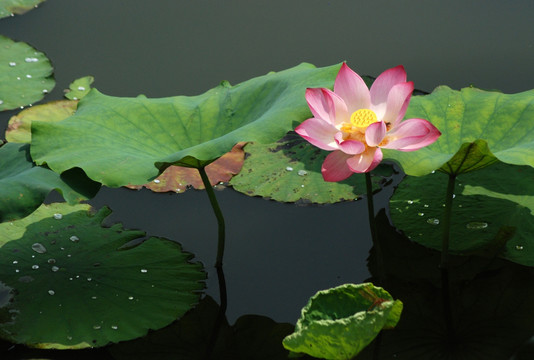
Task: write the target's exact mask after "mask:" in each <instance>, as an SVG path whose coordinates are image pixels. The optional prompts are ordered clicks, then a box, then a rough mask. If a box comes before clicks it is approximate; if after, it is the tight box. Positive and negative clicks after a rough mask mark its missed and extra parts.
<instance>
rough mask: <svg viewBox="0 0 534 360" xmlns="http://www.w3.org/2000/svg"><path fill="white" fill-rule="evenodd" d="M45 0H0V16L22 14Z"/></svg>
mask: <svg viewBox="0 0 534 360" xmlns="http://www.w3.org/2000/svg"><path fill="white" fill-rule="evenodd" d="M43 1H45V0H0V18H4V17H8V16H13V15H14V14H17V15H22V14H24V13H26V12H28V11H30V10H31V9H34V8H36V7H37V5H39V4H40V3H42V2H43Z"/></svg>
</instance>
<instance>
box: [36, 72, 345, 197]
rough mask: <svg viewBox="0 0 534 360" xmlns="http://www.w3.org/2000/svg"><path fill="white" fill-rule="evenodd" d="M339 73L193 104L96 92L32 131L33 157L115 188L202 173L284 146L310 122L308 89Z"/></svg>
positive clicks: (278, 76)
mask: <svg viewBox="0 0 534 360" xmlns="http://www.w3.org/2000/svg"><path fill="white" fill-rule="evenodd" d="M339 67H340V65H334V66H330V67H326V68H315V67H314V66H313V65H310V64H301V65H299V66H296V67H294V68H291V69H288V70H284V71H280V72H277V73H269V74H267V75H264V76H260V77H257V78H254V79H251V80H248V81H245V82H243V83H241V84H238V85H236V86H231V85H230V84H229V83H228V82H222V83H221V84H220V85H219V86H217V87H216V88H214V89H211V90H209V91H207V92H206V93H204V94H202V95H199V96H191V97H186V96H177V97H170V98H161V99H147V98H146V97H144V96H139V97H137V98H119V97H112V96H107V95H104V94H101V93H100V92H98V91H97V90H96V89H92V90H91V91H90V92H89V94H87V95H86V96H85V97H84V98H83V99H82V100H81V101H80V103H79V106H78V110H77V112H76V114H75V115H73V116H71V117H70V118H68V119H66V120H64V121H61V122H59V123H39V122H34V123H33V124H32V137H33V139H32V157H33V158H34V159H35V160H36V162H37V163H38V164H43V163H47V164H48V166H49V167H50V168H51V169H53V170H54V171H57V172H63V171H65V170H67V169H70V168H72V167H80V168H82V169H83V170H84V171H85V172H86V173H87V175H88V176H89V177H90V178H91V179H93V180H96V181H99V182H101V183H103V184H106V185H107V186H110V187H118V186H123V185H141V184H145V183H147V182H148V181H150V180H152V179H154V178H155V177H156V176H157V175H158V173H160V172H161V171H163V170H164V169H165V168H166V167H168V166H169V165H181V166H188V167H197V168H198V167H203V166H205V165H207V164H209V163H210V162H212V161H213V160H215V159H217V158H218V157H220V156H221V155H223V154H224V153H226V152H228V151H230V149H231V148H232V147H233V146H234V145H235V144H236V143H238V142H240V141H257V142H272V141H276V140H278V139H280V138H281V137H282V136H284V134H285V133H286V132H287V131H289V130H291V129H292V128H293V127H294V126H295V124H298V123H300V122H301V121H303V120H305V119H306V117H309V116H310V112H309V109H308V105H307V104H306V100H305V98H304V92H305V89H306V88H307V87H329V86H332V85H333V82H334V79H335V76H336V74H337V72H338V70H339ZM50 138H53V139H54V141H49V139H50ZM154 165H156V166H157V168H156V167H155V166H154Z"/></svg>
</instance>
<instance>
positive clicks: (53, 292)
mask: <svg viewBox="0 0 534 360" xmlns="http://www.w3.org/2000/svg"><path fill="white" fill-rule="evenodd" d="M48 293H49V294H50V295H54V294H55V293H56V292H55V291H54V290H48Z"/></svg>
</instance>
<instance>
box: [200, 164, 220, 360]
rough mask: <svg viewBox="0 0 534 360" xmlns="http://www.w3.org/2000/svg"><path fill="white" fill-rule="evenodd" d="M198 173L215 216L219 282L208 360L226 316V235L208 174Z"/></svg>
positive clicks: (204, 170)
mask: <svg viewBox="0 0 534 360" xmlns="http://www.w3.org/2000/svg"><path fill="white" fill-rule="evenodd" d="M198 172H199V173H200V177H201V178H202V182H203V183H204V187H205V188H206V193H207V194H208V198H209V199H210V204H211V207H212V209H213V212H214V214H215V217H216V218H217V225H218V242H217V259H216V260H215V269H216V270H217V279H218V281H219V298H220V302H221V304H220V307H219V313H218V314H217V319H216V320H215V324H214V326H213V331H212V333H211V338H210V343H209V345H208V347H207V352H206V357H205V359H210V358H211V353H212V351H213V349H214V347H215V343H216V341H217V336H218V333H219V329H220V327H221V325H222V323H223V321H224V316H225V314H226V307H227V294H226V280H225V277H224V271H223V256H224V244H225V236H226V234H225V225H224V217H223V214H222V211H221V208H220V207H219V203H218V202H217V198H216V197H215V191H213V187H212V186H211V183H210V180H209V178H208V174H206V169H205V167H200V168H198Z"/></svg>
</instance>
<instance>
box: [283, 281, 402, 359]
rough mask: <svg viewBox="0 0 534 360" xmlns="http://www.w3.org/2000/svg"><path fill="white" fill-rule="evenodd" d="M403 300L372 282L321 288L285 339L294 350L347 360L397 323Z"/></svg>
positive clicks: (290, 348)
mask: <svg viewBox="0 0 534 360" xmlns="http://www.w3.org/2000/svg"><path fill="white" fill-rule="evenodd" d="M401 312H402V302H400V301H399V300H393V298H392V297H391V295H389V293H388V292H387V291H385V290H384V289H382V288H380V287H375V286H374V285H373V284H371V283H364V284H358V285H355V284H345V285H341V286H338V287H336V288H332V289H328V290H323V291H319V292H318V293H317V294H315V295H314V296H313V297H312V298H311V299H310V300H309V302H308V304H307V305H306V306H305V307H304V308H303V309H302V315H301V318H300V319H299V320H298V322H297V325H296V328H295V332H294V333H293V334H291V335H289V336H288V337H286V338H285V339H284V341H283V344H284V347H285V348H286V349H288V350H291V351H292V352H296V353H306V354H309V355H311V356H313V357H318V358H322V359H333V360H346V359H351V358H353V357H354V356H356V355H357V354H358V353H359V352H360V351H361V350H362V349H363V348H365V347H366V346H367V345H368V344H369V343H370V342H371V341H372V340H373V339H374V338H375V337H376V336H377V335H378V333H379V332H380V331H381V330H382V329H387V328H392V327H395V325H396V324H397V322H398V321H399V319H400V315H401Z"/></svg>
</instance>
